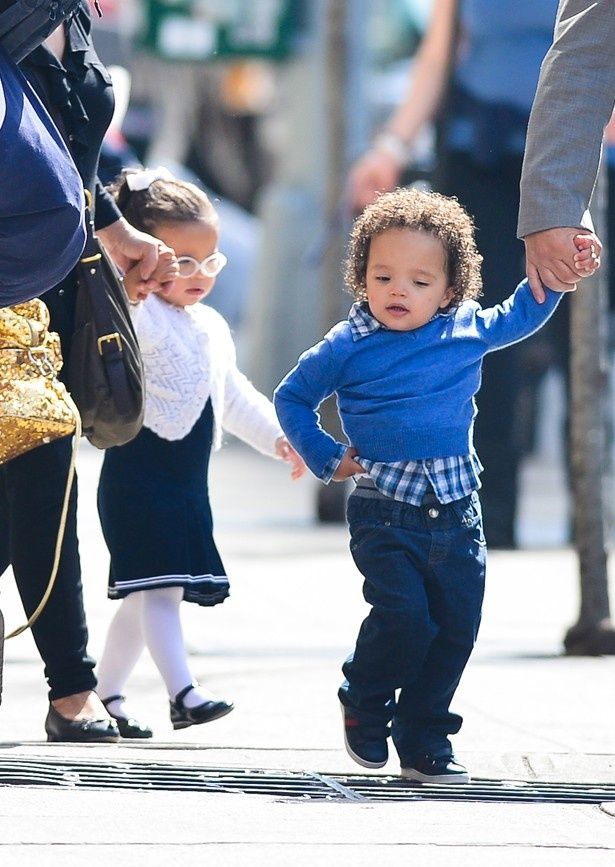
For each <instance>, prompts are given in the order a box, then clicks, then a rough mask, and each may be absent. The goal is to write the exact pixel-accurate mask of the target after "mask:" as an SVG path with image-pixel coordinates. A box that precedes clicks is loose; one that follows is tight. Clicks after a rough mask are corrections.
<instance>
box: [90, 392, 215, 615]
mask: <svg viewBox="0 0 615 867" xmlns="http://www.w3.org/2000/svg"><path fill="white" fill-rule="evenodd" d="M212 431H213V411H212V407H211V401H210V400H208V401H207V403H206V405H205V408H204V410H203V412H202V414H201V417H200V418H199V420H198V421H197V422H196V424H195V425H194V427H193V428H192V430H191V431H190V433H189V434H188V435H187V436H185V437H184V438H183V439H181V440H165V439H162V438H161V437H159V436H158V435H157V434H155V433H154V432H153V431H151V430H149V429H148V428H145V427H144V428H142V430H141V432H140V433H139V435H138V436H137V437H136V438H135V439H134V440H132V441H131V442H129V443H127V444H126V445H124V446H119V447H118V448H113V449H108V450H107V452H106V453H105V459H104V462H103V468H102V473H101V476H100V483H99V486H98V512H99V515H100V521H101V525H102V530H103V534H104V537H105V541H106V543H107V547H108V549H109V552H110V554H111V568H110V572H109V590H108V596H109V598H110V599H122V598H123V597H125V596H127V595H128V594H129V593H134V592H135V591H137V590H152V589H155V588H158V587H183V589H184V600H185V601H186V602H196V603H197V604H199V605H208V606H210V605H217V604H218V603H219V602H223V601H224V600H225V599H226V597H227V596H228V595H229V583H228V578H227V577H226V573H225V570H224V566H223V565H222V561H221V559H220V555H219V554H218V550H217V548H216V544H215V542H214V539H213V520H212V515H211V507H210V504H209V493H208V487H207V472H208V467H209V455H210V452H211V443H212Z"/></svg>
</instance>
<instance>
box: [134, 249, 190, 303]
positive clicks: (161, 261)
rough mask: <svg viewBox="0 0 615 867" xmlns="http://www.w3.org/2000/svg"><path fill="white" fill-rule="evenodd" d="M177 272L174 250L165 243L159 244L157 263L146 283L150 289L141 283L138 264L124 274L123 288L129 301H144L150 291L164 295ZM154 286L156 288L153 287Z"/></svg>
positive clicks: (171, 284)
mask: <svg viewBox="0 0 615 867" xmlns="http://www.w3.org/2000/svg"><path fill="white" fill-rule="evenodd" d="M177 274H178V268H177V257H176V256H175V252H174V251H173V250H172V249H171V248H170V247H167V246H166V245H165V244H159V245H158V264H157V265H156V268H155V269H154V272H153V273H152V275H151V277H150V278H149V281H148V283H147V286H148V287H149V286H152V289H149V288H146V286H145V284H144V283H143V278H142V277H141V268H140V265H135V266H133V267H132V268H131V269H130V271H128V272H127V273H126V274H124V289H125V290H126V294H127V295H128V297H129V298H130V300H131V301H144V300H145V299H146V298H147V296H148V295H149V294H150V291H156V292H159V293H160V294H161V295H162V296H163V297H164V295H165V293H166V292H168V290H169V289H171V287H172V286H173V281H174V280H175V278H176V277H177ZM154 286H157V287H158V288H157V289H154V288H153V287H154Z"/></svg>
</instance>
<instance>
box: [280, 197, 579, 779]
mask: <svg viewBox="0 0 615 867" xmlns="http://www.w3.org/2000/svg"><path fill="white" fill-rule="evenodd" d="M581 255H582V257H583V261H584V262H585V263H589V261H590V250H589V249H585V248H584V249H583V252H582V253H581ZM480 262H481V257H480V255H479V254H478V251H477V249H476V245H475V240H474V230H473V225H472V221H471V219H470V217H469V216H468V214H467V213H466V212H465V211H464V210H463V208H462V207H461V206H460V205H459V203H458V202H457V201H456V200H455V199H451V198H446V197H444V196H441V195H439V194H437V193H421V192H419V191H417V190H396V191H395V192H392V193H386V194H384V195H382V196H381V197H380V198H378V199H376V201H375V202H374V203H373V204H371V205H368V206H367V208H366V209H365V211H364V212H363V213H362V214H361V216H360V217H359V218H358V219H357V220H356V222H355V225H354V228H353V231H352V234H351V239H350V249H349V256H348V262H347V266H346V283H347V286H348V288H349V289H350V290H351V292H352V293H353V295H354V297H355V303H354V304H353V305H352V308H351V310H350V313H349V315H348V319H347V320H344V321H343V322H339V323H338V324H337V325H335V326H334V327H333V328H332V329H331V331H330V332H329V333H328V334H327V335H326V336H325V338H324V339H323V340H322V341H321V342H320V343H319V344H317V345H316V346H314V347H312V348H311V349H309V350H308V351H307V352H305V353H304V354H303V355H302V356H301V357H300V359H299V361H298V363H297V366H296V367H295V368H294V369H293V370H292V371H291V372H290V373H289V374H288V375H287V376H286V378H285V379H284V380H283V381H282V383H281V384H280V385H279V386H278V388H277V389H276V392H275V397H274V401H275V407H276V410H277V412H278V417H279V419H280V421H281V423H282V427H283V428H284V431H285V432H286V434H287V436H288V439H289V441H290V442H291V443H292V444H293V445H294V446H295V448H296V449H297V451H298V452H299V454H301V455H302V457H303V458H304V459H305V461H306V463H307V465H308V466H309V468H310V469H311V470H312V472H313V473H314V474H315V475H316V476H317V477H318V478H320V479H321V480H322V481H323V482H325V483H326V482H329V481H330V480H331V479H333V480H335V481H342V480H344V479H346V478H351V477H355V481H356V488H355V491H354V492H353V493H352V494H351V495H350V498H349V501H348V512H347V516H348V524H349V528H350V551H351V553H352V556H353V559H354V561H355V564H356V566H357V567H358V569H359V571H360V572H361V573H362V575H363V577H364V579H365V583H364V585H363V593H364V596H365V601H366V602H367V603H368V604H369V605H370V606H371V609H370V612H369V614H368V616H367V618H366V619H365V620H364V622H363V624H362V626H361V629H360V632H359V636H358V638H357V642H356V646H355V650H354V652H353V653H352V654H351V655H350V656H349V658H348V659H347V660H346V663H345V664H344V667H343V672H344V675H345V678H346V679H345V681H344V682H343V684H342V686H341V688H340V690H339V698H340V701H341V703H342V710H343V716H344V736H345V742H346V748H347V750H348V753H349V754H350V756H351V757H352V758H353V759H354V760H355V761H356V762H358V763H359V764H360V765H363V766H364V767H368V768H381V767H383V766H384V765H385V764H386V762H387V760H388V746H387V738H388V736H389V729H388V725H389V722H390V721H391V720H392V721H393V727H392V738H393V743H394V745H395V748H396V750H397V752H398V754H399V758H400V762H401V774H402V776H403V777H406V778H408V779H412V780H417V781H419V782H424V783H447V784H448V783H452V784H455V783H464V782H468V780H469V775H468V773H467V771H466V769H465V768H464V767H463V765H461V764H460V763H459V762H458V761H457V760H456V759H455V756H454V754H453V751H452V745H451V742H450V739H449V736H450V735H451V734H455V733H457V732H458V731H459V729H460V727H461V722H462V720H461V717H460V716H458V715H457V714H454V713H451V712H450V710H449V708H450V703H451V700H452V698H453V695H454V693H455V690H456V689H457V686H458V684H459V680H460V678H461V675H462V673H463V670H464V668H465V666H466V663H467V661H468V658H469V656H470V653H471V651H472V648H473V646H474V642H475V640H476V634H477V632H478V626H479V623H480V616H481V605H482V599H483V590H484V579H485V538H484V536H483V530H482V519H481V508H480V501H479V497H478V493H477V489H478V486H479V481H478V477H479V473H480V471H481V466H480V461H479V460H478V458H477V456H476V452H475V450H474V443H473V439H472V429H473V424H474V418H475V415H476V406H475V403H474V396H475V394H476V392H477V391H478V388H479V385H480V377H481V364H482V361H483V358H484V357H485V355H486V354H487V353H488V352H493V351H495V350H498V349H502V348H504V347H505V346H509V345H510V344H511V343H515V342H517V341H519V340H523V339H524V338H526V337H528V336H529V335H530V334H532V333H533V332H535V331H536V330H538V329H539V328H540V327H541V326H542V325H544V323H545V322H546V321H547V319H548V318H549V317H550V316H551V314H552V313H553V311H554V310H555V308H556V306H557V304H558V302H559V300H560V298H561V295H560V294H559V293H556V292H551V291H548V292H547V297H546V300H545V301H544V302H543V303H542V304H538V303H537V302H536V301H535V299H534V298H533V297H532V294H531V292H530V289H529V286H528V284H527V281H524V282H522V283H521V284H520V285H519V286H518V287H517V289H516V291H515V292H514V294H513V295H511V297H510V298H508V299H507V300H506V301H504V302H503V303H501V304H499V305H497V306H495V307H491V308H485V309H483V308H481V306H480V305H479V304H478V303H477V302H476V300H475V299H476V297H477V296H478V295H479V294H480V289H481V278H480ZM332 394H335V397H336V400H337V405H338V408H339V413H340V417H341V421H342V426H343V430H344V433H345V435H346V437H347V438H348V440H349V442H350V445H346V444H343V443H340V442H336V441H335V439H334V438H333V437H331V436H330V435H329V434H327V433H325V431H323V430H322V428H321V427H320V424H319V419H318V415H317V410H318V407H319V406H320V404H321V403H322V401H323V400H325V399H326V398H328V397H329V396H330V395H332ZM397 690H399V691H400V692H399V695H398V696H397V697H396V691H397Z"/></svg>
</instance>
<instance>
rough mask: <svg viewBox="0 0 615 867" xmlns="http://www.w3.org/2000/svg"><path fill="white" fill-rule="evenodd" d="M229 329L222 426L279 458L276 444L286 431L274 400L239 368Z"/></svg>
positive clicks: (271, 455) (264, 451)
mask: <svg viewBox="0 0 615 867" xmlns="http://www.w3.org/2000/svg"><path fill="white" fill-rule="evenodd" d="M225 325H226V323H225ZM226 331H227V335H228V336H227V341H226V342H227V353H228V368H227V371H226V379H225V383H224V409H223V414H222V427H223V428H224V430H226V431H228V432H229V433H231V434H233V435H234V436H236V437H239V439H241V440H243V441H244V442H245V443H247V444H248V445H249V446H252V448H254V449H256V450H257V451H259V452H262V453H263V454H265V455H269V456H270V457H276V453H275V443H276V440H277V439H278V438H279V437H281V436H282V435H283V432H282V428H281V427H280V424H279V422H278V419H277V416H276V414H275V409H274V407H273V404H272V403H271V401H270V400H269V399H268V398H267V397H265V395H264V394H262V393H261V392H260V391H259V390H258V389H257V388H255V387H254V386H253V385H252V383H251V382H250V380H249V379H248V378H247V376H245V375H244V374H243V373H242V372H241V371H240V370H239V368H238V367H237V361H236V352H235V344H234V343H233V339H232V337H231V335H230V331H228V326H226Z"/></svg>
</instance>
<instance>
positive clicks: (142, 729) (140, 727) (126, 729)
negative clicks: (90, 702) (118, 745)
mask: <svg viewBox="0 0 615 867" xmlns="http://www.w3.org/2000/svg"><path fill="white" fill-rule="evenodd" d="M101 701H102V703H103V704H104V706H105V709H106V711H107V713H108V714H109V716H110V717H112V718H113V719H114V720H115V721H116V722H117V727H118V729H119V731H120V735H121V736H122V737H123V738H151V737H153V735H154V732H153V731H152V730H151V728H150V727H149V726H147V725H145V724H144V723H140V722H139V720H138V719H134V718H133V717H125V716H118V715H117V714H115V713H113V711H110V710H109V705H110V704H111V703H112V702H114V701H126V696H125V695H110V696H109V698H103V699H101Z"/></svg>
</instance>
